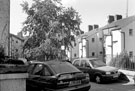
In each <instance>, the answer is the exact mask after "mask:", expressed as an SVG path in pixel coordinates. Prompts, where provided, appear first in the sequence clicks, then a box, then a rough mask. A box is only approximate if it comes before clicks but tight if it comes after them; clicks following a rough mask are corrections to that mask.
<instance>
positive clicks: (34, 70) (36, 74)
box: [27, 64, 44, 87]
mask: <svg viewBox="0 0 135 91" xmlns="http://www.w3.org/2000/svg"><path fill="white" fill-rule="evenodd" d="M31 66H33V67H31V68H29V69H28V72H29V78H28V80H27V85H29V86H32V87H40V86H41V85H42V84H41V82H40V80H41V74H42V71H43V67H44V66H43V64H33V65H31Z"/></svg>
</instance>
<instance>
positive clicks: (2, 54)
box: [0, 44, 5, 63]
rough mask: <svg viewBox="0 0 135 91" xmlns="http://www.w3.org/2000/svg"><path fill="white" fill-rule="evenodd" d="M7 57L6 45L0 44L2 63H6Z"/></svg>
mask: <svg viewBox="0 0 135 91" xmlns="http://www.w3.org/2000/svg"><path fill="white" fill-rule="evenodd" d="M4 59H5V50H4V47H3V46H2V45H1V44H0V63H4Z"/></svg>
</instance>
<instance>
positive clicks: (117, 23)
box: [102, 15, 135, 29]
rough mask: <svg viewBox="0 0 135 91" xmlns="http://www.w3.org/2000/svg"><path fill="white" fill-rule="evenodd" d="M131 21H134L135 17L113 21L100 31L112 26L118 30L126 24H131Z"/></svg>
mask: <svg viewBox="0 0 135 91" xmlns="http://www.w3.org/2000/svg"><path fill="white" fill-rule="evenodd" d="M133 21H135V15H134V16H130V17H127V18H123V19H120V20H117V21H114V22H112V23H110V24H107V25H105V26H104V27H102V29H107V28H111V27H114V26H117V27H118V28H123V27H124V26H127V25H128V24H130V23H132V22H133Z"/></svg>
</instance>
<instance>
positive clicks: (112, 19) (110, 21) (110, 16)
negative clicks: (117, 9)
mask: <svg viewBox="0 0 135 91" xmlns="http://www.w3.org/2000/svg"><path fill="white" fill-rule="evenodd" d="M113 21H114V16H113V15H109V16H108V23H112V22H113Z"/></svg>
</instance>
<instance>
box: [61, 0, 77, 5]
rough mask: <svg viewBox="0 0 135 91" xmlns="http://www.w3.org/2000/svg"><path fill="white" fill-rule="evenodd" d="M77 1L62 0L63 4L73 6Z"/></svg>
mask: <svg viewBox="0 0 135 91" xmlns="http://www.w3.org/2000/svg"><path fill="white" fill-rule="evenodd" d="M74 3H76V0H62V4H63V5H65V6H71V5H73V4H74Z"/></svg>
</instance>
